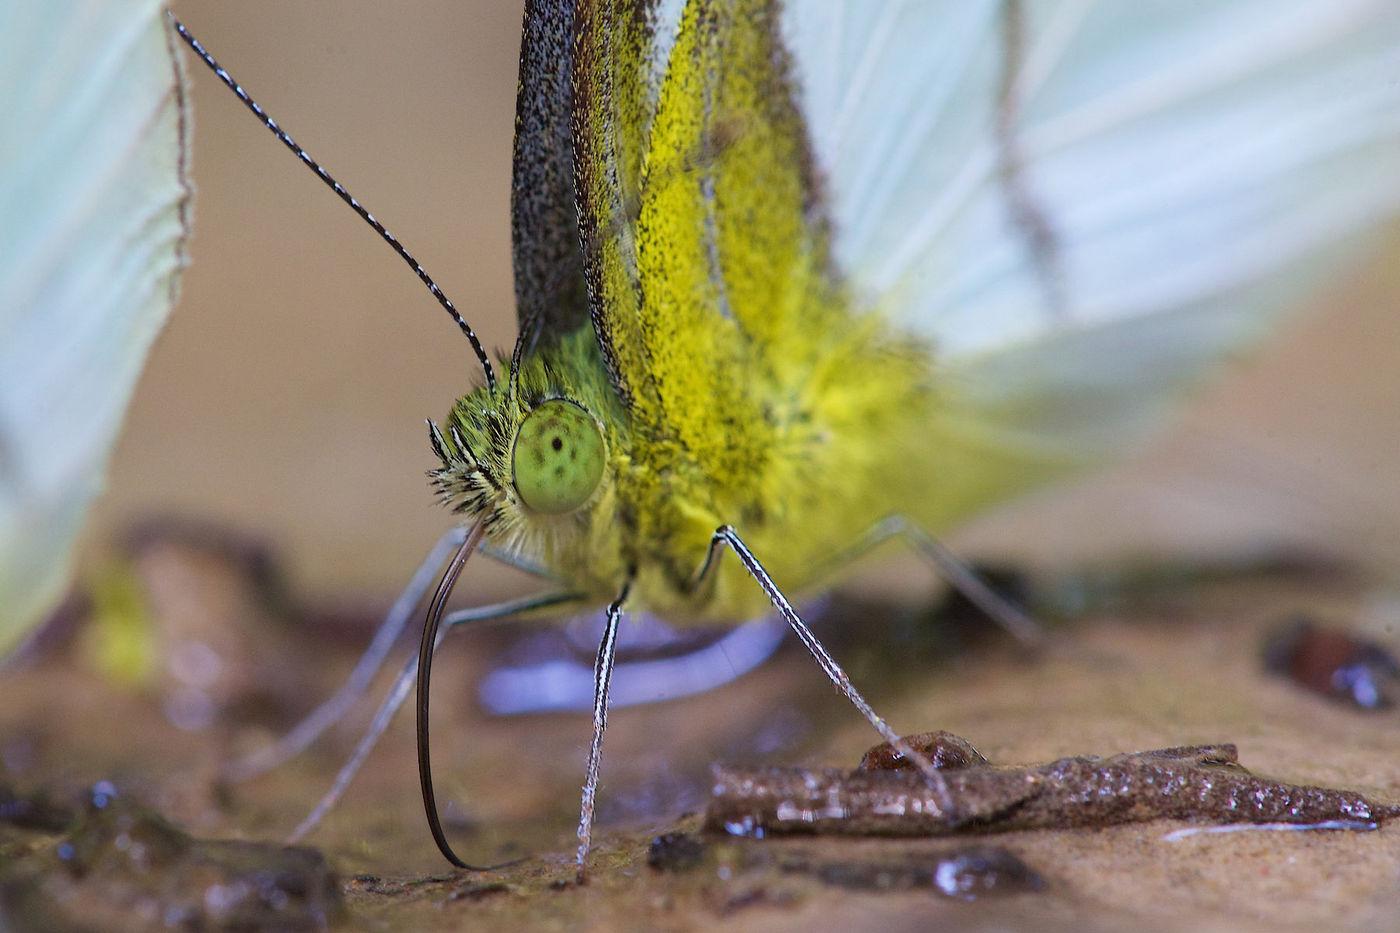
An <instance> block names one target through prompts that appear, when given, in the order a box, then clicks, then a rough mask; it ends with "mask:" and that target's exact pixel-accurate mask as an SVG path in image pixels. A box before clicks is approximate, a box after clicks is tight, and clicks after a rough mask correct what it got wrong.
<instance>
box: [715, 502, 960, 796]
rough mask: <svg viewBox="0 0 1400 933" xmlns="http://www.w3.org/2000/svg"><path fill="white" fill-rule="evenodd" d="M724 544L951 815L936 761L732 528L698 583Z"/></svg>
mask: <svg viewBox="0 0 1400 933" xmlns="http://www.w3.org/2000/svg"><path fill="white" fill-rule="evenodd" d="M725 545H728V547H729V549H730V550H732V551H733V552H734V554H735V556H736V557H738V558H739V562H740V563H742V564H743V565H744V569H745V570H747V571H748V572H749V576H751V577H753V578H754V580H755V582H757V583H758V585H759V586H760V587H761V588H762V589H763V592H764V593H765V594H766V595H767V596H768V600H769V602H771V603H772V604H773V607H774V608H775V609H777V610H778V613H779V614H780V615H781V616H782V617H783V619H784V620H785V621H786V622H787V623H788V625H789V626H790V627H791V628H792V630H793V632H795V633H796V634H797V637H798V639H800V640H801V642H802V644H803V645H805V646H806V648H807V650H808V651H809V652H811V654H812V657H813V658H815V659H816V661H817V664H818V666H820V667H821V669H822V672H823V673H825V674H826V676H827V678H828V679H829V680H830V681H831V682H832V684H834V685H835V686H836V689H837V690H840V691H841V694H842V695H843V696H844V697H845V698H846V699H847V700H849V701H850V703H851V705H852V706H854V707H855V708H856V709H857V710H859V711H860V713H861V715H862V716H864V717H865V718H866V719H867V720H868V721H869V722H870V724H871V725H872V726H874V727H875V731H876V732H878V733H880V737H881V738H883V739H884V740H885V741H886V742H888V743H889V744H890V745H891V746H893V747H894V748H895V750H896V751H898V752H899V753H900V754H901V755H903V756H904V757H905V759H906V760H908V761H909V762H911V763H912V764H913V765H914V766H915V767H916V768H918V769H919V772H920V773H921V774H923V776H924V779H925V780H926V781H928V785H929V788H930V789H931V790H932V792H933V796H934V798H935V800H936V802H937V803H938V806H939V808H940V809H941V810H942V811H943V813H944V814H952V813H953V809H954V808H953V802H952V797H951V796H950V794H949V793H948V782H947V781H946V780H945V779H944V777H943V775H942V774H941V773H940V772H939V770H938V769H937V768H936V767H935V766H934V764H933V762H931V761H929V759H928V756H926V755H923V754H922V753H920V752H919V751H917V750H916V749H914V748H912V747H911V746H910V745H909V743H908V742H905V741H904V739H903V738H902V737H900V735H899V733H897V732H895V731H894V729H892V728H890V725H889V723H887V722H885V720H884V717H882V716H880V715H879V714H878V713H876V712H875V710H874V709H873V708H872V707H871V705H870V703H869V702H868V701H867V700H866V699H865V697H863V696H861V694H860V691H858V690H856V688H855V685H854V684H852V683H851V678H850V675H849V674H847V673H846V671H845V670H844V669H843V668H842V667H841V665H840V664H838V663H837V662H836V659H835V658H833V657H832V656H831V653H830V652H829V651H827V650H826V646H825V645H823V644H822V643H821V642H820V641H819V640H818V639H817V636H816V635H815V634H814V633H813V632H812V629H811V628H810V627H809V626H808V625H807V623H806V622H804V621H803V619H802V617H801V616H800V615H798V614H797V610H795V609H793V608H792V604H791V603H789V602H788V600H787V597H786V596H784V595H783V592H782V590H780V589H778V585H777V584H776V583H774V582H773V578H772V577H770V576H769V575H768V571H767V570H765V569H763V565H762V564H761V563H760V562H759V560H758V558H757V557H755V556H754V555H753V552H752V551H750V550H749V548H748V546H747V545H746V544H744V542H743V539H741V538H740V537H739V534H738V532H736V531H735V530H734V529H733V528H732V527H730V526H729V525H724V526H721V527H720V528H718V529H716V531H715V533H714V536H713V537H711V538H710V550H709V552H708V553H707V554H706V555H705V561H704V563H703V564H701V566H700V571H699V573H698V574H697V577H696V581H697V583H698V582H699V580H701V579H703V578H704V576H705V575H706V573H707V572H708V571H709V568H710V567H711V566H712V565H713V563H714V560H715V558H716V557H717V556H718V552H719V549H720V548H721V547H723V546H725Z"/></svg>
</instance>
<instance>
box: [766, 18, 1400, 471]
mask: <svg viewBox="0 0 1400 933" xmlns="http://www.w3.org/2000/svg"><path fill="white" fill-rule="evenodd" d="M787 13H788V15H787V16H786V17H785V19H784V29H785V37H786V41H787V43H788V45H789V47H790V48H791V49H792V51H793V55H794V58H795V59H796V61H797V63H798V66H797V70H798V74H799V78H800V80H799V82H798V84H799V87H800V88H801V95H802V101H803V105H804V112H805V114H806V116H807V119H808V121H809V126H810V128H811V132H812V139H813V147H814V149H815V150H816V152H817V157H818V162H819V164H820V166H821V167H822V169H823V171H824V172H825V176H826V178H827V180H828V182H829V191H830V194H831V205H832V214H833V219H834V226H835V231H836V240H835V251H836V254H837V257H838V260H839V262H840V265H841V267H842V268H843V270H845V271H846V272H847V273H848V275H849V276H850V281H851V282H852V283H853V284H854V285H855V286H856V287H857V289H858V291H859V293H860V295H861V296H862V297H863V298H864V300H865V301H867V302H868V303H871V304H878V305H880V306H882V307H883V308H885V309H886V310H887V311H888V313H890V314H891V315H893V316H895V317H896V318H897V319H899V320H900V321H901V322H902V323H904V324H905V325H906V326H908V327H910V328H911V329H913V330H916V331H918V332H920V333H923V334H925V335H928V336H930V337H932V338H933V339H934V340H935V341H936V343H937V346H938V349H939V354H940V357H941V359H942V360H943V361H944V364H945V365H946V367H947V370H948V375H949V377H950V378H951V379H954V380H956V381H957V382H958V383H959V384H960V385H961V387H962V389H963V390H964V392H965V393H966V394H967V395H968V397H969V398H970V399H972V400H973V401H974V403H975V405H976V406H977V408H979V409H980V410H982V411H983V412H985V413H986V416H987V424H988V430H989V431H991V430H998V431H1001V432H1003V435H1004V437H1005V439H1006V442H1007V443H1008V444H1021V445H1026V446H1028V447H1030V448H1038V449H1040V450H1042V451H1043V452H1045V453H1047V454H1049V455H1052V456H1054V455H1059V454H1062V453H1063V454H1068V455H1070V456H1081V455H1082V456H1090V457H1092V456H1097V455H1098V454H1101V453H1105V452H1108V451H1110V450H1111V449H1113V448H1115V447H1117V446H1120V445H1122V444H1123V443H1125V442H1127V441H1129V440H1132V439H1134V438H1137V437H1139V436H1141V434H1142V433H1143V431H1144V430H1145V429H1146V428H1148V427H1150V426H1151V425H1153V424H1155V423H1156V421H1157V420H1158V419H1156V418H1155V417H1153V415H1154V414H1156V413H1158V412H1160V411H1163V410H1165V409H1166V408H1167V407H1168V405H1167V403H1168V402H1169V400H1171V399H1172V398H1173V397H1174V396H1176V395H1179V390H1180V388H1181V387H1182V386H1184V385H1186V384H1187V383H1189V381H1190V380H1191V378H1192V377H1193V376H1195V375H1197V374H1198V373H1199V372H1200V371H1201V370H1202V369H1203V368H1205V367H1207V365H1208V364H1209V363H1211V362H1212V361H1216V360H1218V359H1220V358H1221V357H1222V356H1223V355H1225V354H1227V353H1229V352H1230V351H1232V350H1235V349H1237V348H1239V347H1241V346H1244V345H1246V344H1248V343H1249V342H1250V341H1251V340H1253V339H1254V338H1256V337H1257V336H1258V335H1259V334H1260V333H1261V332H1262V331H1263V330H1264V328H1265V327H1266V326H1267V325H1268V324H1269V323H1271V322H1272V321H1273V320H1274V319H1275V318H1276V317H1277V312H1278V311H1280V310H1283V309H1286V308H1288V307H1290V306H1296V305H1297V304H1298V303H1299V298H1300V294H1301V292H1302V291H1303V290H1305V289H1306V287H1307V286H1308V284H1309V283H1310V282H1311V281H1314V280H1316V279H1317V277H1318V275H1319V274H1320V273H1322V272H1325V271H1326V270H1327V269H1328V268H1329V267H1332V266H1335V264H1336V262H1337V260H1339V259H1340V258H1341V257H1343V256H1345V255H1346V254H1347V252H1348V248H1349V247H1354V246H1355V245H1356V243H1357V241H1358V239H1359V238H1360V234H1362V233H1364V232H1365V231H1367V230H1368V229H1371V228H1374V227H1375V226H1376V224H1377V223H1378V222H1379V221H1381V220H1382V219H1384V218H1386V217H1389V216H1393V214H1394V212H1395V210H1396V208H1397V206H1400V172H1397V171H1396V170H1395V167H1396V166H1397V165H1400V56H1397V52H1396V49H1397V48H1400V7H1397V6H1396V5H1395V4H1393V3H1389V2H1385V0H1343V2H1333V0H1315V2H1313V0H1304V2H1295V3H1290V4H1286V5H1282V6H1280V5H1278V4H1272V3H1267V2H1256V0H1235V2H1228V3H1220V2H1213V3H1198V4H1191V5H1183V4H1181V3H1176V2H1172V3H1147V4H1142V3H1135V4H1119V3H1111V2H1077V3H1072V2H1064V3H1045V2H1026V3H998V2H981V3H976V2H967V3H964V2H958V3H952V2H948V3H942V2H891V3H884V4H858V3H827V2H807V3H802V2H795V3H792V4H790V5H789V6H788V8H787Z"/></svg>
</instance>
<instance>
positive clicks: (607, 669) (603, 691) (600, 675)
mask: <svg viewBox="0 0 1400 933" xmlns="http://www.w3.org/2000/svg"><path fill="white" fill-rule="evenodd" d="M631 588H632V584H631V581H628V582H627V583H626V584H625V585H624V586H623V587H622V592H621V593H619V594H618V596H617V599H615V600H613V601H612V602H611V603H610V604H609V605H608V623H607V626H606V628H604V629H603V640H602V641H601V642H599V643H598V659H597V661H596V662H595V663H594V666H593V742H592V744H590V745H589V747H588V770H587V772H585V775H584V779H583V799H582V801H581V802H580V804H579V815H578V856H577V861H578V882H579V884H586V883H587V882H588V862H587V859H588V849H589V846H590V845H591V844H592V842H593V806H594V800H595V798H596V797H597V794H598V773H599V769H600V767H601V764H602V759H603V731H604V730H605V729H607V727H608V696H609V691H610V690H611V688H612V674H613V665H614V662H615V661H616V660H617V628H618V622H619V620H620V619H621V618H622V604H623V602H624V601H625V600H626V599H627V593H628V591H629V590H631Z"/></svg>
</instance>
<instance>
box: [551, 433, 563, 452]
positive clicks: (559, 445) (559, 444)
mask: <svg viewBox="0 0 1400 933" xmlns="http://www.w3.org/2000/svg"><path fill="white" fill-rule="evenodd" d="M550 444H551V446H553V447H554V449H555V450H556V451H558V450H563V449H564V439H563V438H562V437H560V436H559V435H557V434H556V435H555V436H554V440H552V441H550Z"/></svg>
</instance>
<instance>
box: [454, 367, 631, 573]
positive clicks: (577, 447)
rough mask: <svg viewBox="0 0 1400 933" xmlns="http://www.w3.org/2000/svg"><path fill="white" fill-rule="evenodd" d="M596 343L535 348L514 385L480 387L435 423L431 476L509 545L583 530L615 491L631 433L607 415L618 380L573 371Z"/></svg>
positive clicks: (550, 541) (553, 541)
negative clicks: (625, 434) (435, 463)
mask: <svg viewBox="0 0 1400 933" xmlns="http://www.w3.org/2000/svg"><path fill="white" fill-rule="evenodd" d="M589 343H591V341H584V340H578V341H564V342H563V343H562V344H561V345H559V346H557V347H555V348H552V349H551V350H549V351H547V352H543V353H540V354H538V355H534V356H533V357H531V358H528V359H527V360H525V361H524V363H523V364H522V365H521V367H520V369H519V371H518V372H517V373H516V374H515V378H513V379H512V380H511V382H510V384H509V385H500V386H496V387H483V388H480V389H477V390H476V391H474V392H472V393H470V394H468V395H466V396H464V397H463V398H461V399H459V400H458V401H457V403H456V404H455V405H454V406H453V407H452V410H451V412H449V414H448V417H447V420H446V421H445V422H444V423H443V424H442V426H441V427H440V426H439V425H437V424H434V423H431V422H430V423H429V436H430V440H431V442H432V446H433V451H434V453H436V454H437V456H438V457H439V459H441V460H442V466H441V468H439V469H436V470H433V471H432V472H431V473H430V474H429V476H430V477H431V478H432V480H433V482H434V484H435V485H436V486H437V488H438V492H439V494H440V495H441V497H442V499H443V500H444V502H446V504H448V505H449V506H450V507H451V508H452V509H453V511H455V512H457V513H459V514H461V515H462V516H463V517H464V518H465V519H467V520H468V521H475V520H477V519H482V520H484V521H485V524H486V530H487V535H488V537H490V538H491V539H493V540H494V541H495V542H496V543H497V544H498V545H499V546H501V547H503V548H505V549H507V550H511V551H519V552H524V553H531V554H536V555H538V553H539V552H540V551H541V550H542V549H547V548H548V547H549V546H550V545H553V546H555V547H557V546H559V545H562V544H564V543H565V542H566V541H567V540H568V539H570V538H578V537H581V536H584V532H586V530H587V528H588V526H589V525H590V523H591V515H592V514H593V512H594V511H595V506H596V505H597V503H598V502H599V501H600V500H601V499H602V498H603V497H604V496H606V495H607V494H608V492H609V490H610V489H611V488H612V485H613V482H612V477H613V473H614V468H613V457H614V455H615V453H616V452H617V451H618V450H619V449H621V446H622V444H623V440H622V438H621V437H620V436H619V429H618V427H617V419H616V418H615V417H614V418H608V415H609V414H610V413H611V408H612V406H611V403H610V400H611V397H612V391H611V387H610V386H608V385H607V384H606V383H599V384H594V383H595V380H589V379H587V378H584V379H582V380H580V379H579V378H578V375H577V371H575V372H574V373H572V374H569V375H568V378H565V375H566V371H567V370H571V369H574V367H573V366H572V365H571V364H572V363H573V362H575V361H574V360H573V359H572V357H573V356H574V355H576V354H577V353H580V352H583V353H586V352H588V344H589ZM565 385H568V387H569V388H568V390H565V389H564V386H565ZM540 537H543V538H545V539H546V540H545V541H540V540H538V539H539V538H540Z"/></svg>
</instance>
